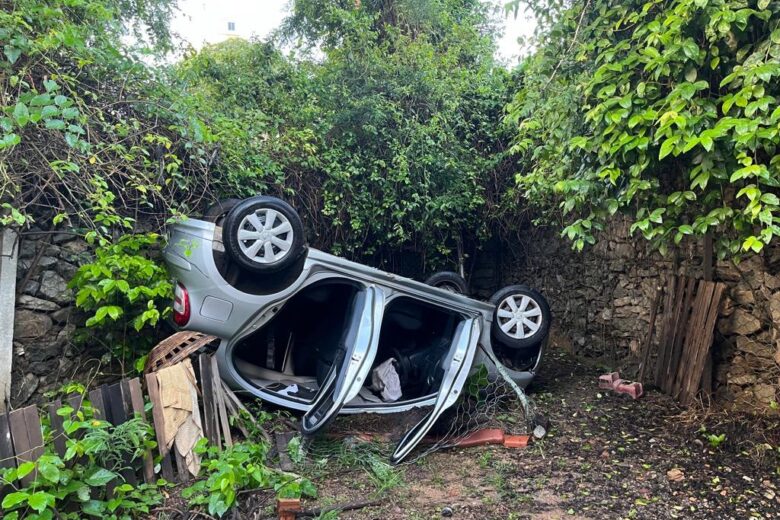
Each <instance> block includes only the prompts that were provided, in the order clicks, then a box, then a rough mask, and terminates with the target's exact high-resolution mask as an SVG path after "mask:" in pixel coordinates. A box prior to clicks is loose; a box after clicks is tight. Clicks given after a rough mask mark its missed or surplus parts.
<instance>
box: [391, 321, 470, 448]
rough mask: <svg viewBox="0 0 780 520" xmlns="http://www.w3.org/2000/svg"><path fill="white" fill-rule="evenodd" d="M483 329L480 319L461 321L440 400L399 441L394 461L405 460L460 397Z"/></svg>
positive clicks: (453, 341) (447, 360) (446, 366)
mask: <svg viewBox="0 0 780 520" xmlns="http://www.w3.org/2000/svg"><path fill="white" fill-rule="evenodd" d="M481 332H482V327H481V321H480V320H479V319H478V318H467V319H465V320H463V321H461V322H460V323H459V324H458V328H457V329H456V331H455V336H454V337H453V340H452V345H451V346H450V351H449V353H448V354H447V358H446V359H445V361H444V363H443V365H442V367H443V369H444V375H443V376H442V381H441V386H440V387H439V392H438V393H437V394H436V402H435V403H434V405H433V408H432V409H431V411H430V412H428V414H427V415H426V416H425V417H423V419H422V420H421V421H420V422H418V423H417V424H416V425H414V427H413V428H412V429H411V430H409V431H408V432H406V435H404V437H403V439H401V442H399V443H398V446H396V448H395V452H393V456H392V457H391V459H390V460H391V462H392V463H393V464H397V463H399V462H401V461H402V460H403V459H404V457H406V456H407V455H409V453H411V451H412V450H413V449H414V447H415V446H417V444H418V443H419V442H420V441H421V440H422V439H423V437H425V435H426V434H427V433H428V431H429V430H430V429H431V427H432V426H433V424H434V423H435V422H436V420H437V419H438V418H439V417H440V416H441V414H442V413H443V412H444V411H445V410H446V409H447V408H449V407H450V406H452V405H453V404H455V402H456V401H457V400H458V397H459V396H460V392H461V390H462V389H463V385H464V384H465V383H466V378H468V375H469V371H470V370H471V364H472V362H473V361H474V354H475V353H476V351H477V343H478V342H479V336H480V333H481Z"/></svg>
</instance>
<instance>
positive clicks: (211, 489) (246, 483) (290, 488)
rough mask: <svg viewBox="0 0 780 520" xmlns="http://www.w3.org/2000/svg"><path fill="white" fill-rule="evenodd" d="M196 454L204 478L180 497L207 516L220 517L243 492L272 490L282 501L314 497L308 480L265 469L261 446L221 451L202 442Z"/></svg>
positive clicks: (265, 449)
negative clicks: (204, 512)
mask: <svg viewBox="0 0 780 520" xmlns="http://www.w3.org/2000/svg"><path fill="white" fill-rule="evenodd" d="M196 450H197V451H198V452H199V453H201V454H202V455H203V456H204V460H203V465H202V467H201V473H202V475H201V476H204V477H206V478H205V480H199V481H198V482H196V483H195V484H193V485H192V486H189V487H188V488H186V489H185V490H184V491H183V492H182V496H183V497H184V498H187V499H189V501H190V505H192V506H206V509H207V511H208V513H209V514H210V515H215V516H219V517H221V516H223V515H224V514H225V513H226V512H227V511H228V510H229V509H230V508H231V507H232V506H233V505H234V504H235V503H236V497H237V494H238V492H239V491H241V490H244V489H273V490H274V491H275V492H276V493H277V495H278V496H280V497H282V498H293V497H300V496H302V495H306V496H309V497H316V496H317V490H316V489H315V487H314V485H313V484H312V483H311V481H309V480H308V479H305V478H301V477H299V476H297V475H293V474H290V473H284V472H281V471H277V470H275V469H273V468H269V467H268V466H266V464H265V461H266V457H267V455H268V446H267V445H266V444H264V443H261V442H259V443H256V442H251V441H246V442H241V443H238V444H234V445H233V446H231V447H228V448H225V449H224V450H221V451H220V450H219V449H218V448H217V447H214V446H207V441H206V439H201V441H200V442H199V443H198V445H197V446H196Z"/></svg>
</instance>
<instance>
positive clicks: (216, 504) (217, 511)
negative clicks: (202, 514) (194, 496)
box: [209, 493, 230, 516]
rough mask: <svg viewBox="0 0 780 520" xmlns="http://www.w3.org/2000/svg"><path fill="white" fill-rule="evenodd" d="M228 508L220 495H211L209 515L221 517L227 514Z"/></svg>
mask: <svg viewBox="0 0 780 520" xmlns="http://www.w3.org/2000/svg"><path fill="white" fill-rule="evenodd" d="M229 507H230V506H229V505H228V504H227V503H225V501H224V500H223V499H222V495H221V494H220V493H212V494H211V498H210V499H209V514H210V515H216V516H222V515H224V514H225V512H227V510H228V508H229Z"/></svg>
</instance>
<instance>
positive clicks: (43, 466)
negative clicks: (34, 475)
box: [38, 461, 60, 484]
mask: <svg viewBox="0 0 780 520" xmlns="http://www.w3.org/2000/svg"><path fill="white" fill-rule="evenodd" d="M38 472H39V473H40V474H41V475H42V476H43V478H45V479H46V480H48V481H49V482H53V483H55V484H56V483H57V482H59V480H60V470H59V468H58V467H57V466H55V465H54V464H52V463H51V462H46V461H44V462H39V463H38Z"/></svg>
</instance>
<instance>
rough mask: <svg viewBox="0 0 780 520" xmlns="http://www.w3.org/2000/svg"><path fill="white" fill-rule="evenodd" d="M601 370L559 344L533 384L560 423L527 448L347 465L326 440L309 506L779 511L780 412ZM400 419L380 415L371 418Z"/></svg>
mask: <svg viewBox="0 0 780 520" xmlns="http://www.w3.org/2000/svg"><path fill="white" fill-rule="evenodd" d="M600 373H601V371H600V370H599V369H598V368H597V367H588V366H583V365H581V364H578V363H575V362H574V361H573V360H572V359H571V358H570V357H568V356H567V355H565V354H563V353H559V352H556V351H553V352H552V353H551V354H550V355H549V356H548V358H547V362H546V364H545V367H544V370H543V372H542V374H541V375H540V377H539V378H538V380H537V381H535V382H534V384H533V385H532V387H531V388H530V389H529V392H530V394H531V396H532V398H533V399H534V401H535V403H536V406H537V409H538V411H539V412H540V413H542V414H544V415H545V416H546V417H548V418H549V420H550V433H549V434H548V435H547V437H546V438H544V439H543V440H542V441H539V442H536V443H533V444H531V445H529V447H527V448H525V449H507V448H503V447H497V446H483V447H477V448H466V449H450V450H444V451H439V452H435V453H433V454H431V455H428V456H427V457H425V458H423V459H422V460H419V461H417V462H414V463H412V464H405V465H402V466H401V467H400V468H397V469H390V468H389V467H384V466H382V464H381V463H376V462H371V461H369V462H368V463H365V460H363V462H362V463H361V461H360V460H359V459H360V457H359V456H355V457H353V460H352V461H351V463H347V464H342V465H340V466H338V467H337V466H335V465H334V463H333V462H332V461H331V458H333V457H330V458H329V457H327V456H323V457H322V458H321V460H320V459H318V457H319V455H318V454H317V453H316V450H315V453H313V454H312V455H311V457H310V463H309V468H308V469H307V470H305V472H306V473H308V476H310V477H312V478H313V480H314V481H315V484H316V485H317V486H318V488H319V498H318V499H317V500H313V501H312V500H310V501H308V502H306V503H305V508H306V509H310V510H311V509H315V508H322V507H328V506H334V505H343V504H347V503H355V502H366V501H376V504H375V505H373V506H370V507H362V508H359V509H355V510H351V511H345V512H342V513H341V514H340V515H338V516H336V514H335V513H334V514H331V515H329V516H324V515H323V516H321V518H343V519H429V518H443V517H452V518H460V519H472V518H473V519H477V518H479V519H499V518H500V519H531V518H533V519H542V520H547V519H550V520H552V519H559V518H571V519H584V518H589V519H590V518H593V519H603V518H638V519H642V518H648V519H654V520H660V519H666V518H702V519H715V518H717V519H730V518H734V519H742V518H780V488H779V487H778V486H780V475H779V473H780V457H779V456H778V451H777V450H778V449H780V426H778V424H779V423H778V420H777V419H756V418H749V417H743V416H739V415H737V414H734V413H726V412H714V411H710V412H708V413H706V414H705V413H704V412H703V411H701V410H699V411H698V412H696V411H691V410H687V411H686V410H682V409H680V408H679V407H678V406H677V405H676V404H675V403H674V401H672V400H671V399H670V398H668V397H666V396H664V395H662V394H660V393H658V392H655V391H652V390H650V391H648V392H647V393H646V395H645V396H644V397H642V398H641V399H639V400H638V401H632V400H631V398H629V397H628V396H625V395H615V394H613V393H611V392H605V391H602V390H599V389H598V385H597V379H598V375H599V374H600ZM361 421H365V419H360V418H357V417H356V418H339V420H338V422H337V423H336V424H335V426H334V427H335V429H336V430H341V431H355V430H364V429H365V425H364V424H363V423H361ZM398 423H399V419H398V418H397V417H393V416H387V417H381V418H373V419H372V423H371V429H376V430H377V431H382V430H383V429H385V430H388V429H389V430H392V429H394V428H395V426H397V425H398ZM396 429H397V428H396ZM721 435H725V439H723V440H721V441H720V442H718V439H719V438H720V437H719V436H721ZM716 445H717V446H716ZM386 448H389V449H392V448H391V446H389V445H388V446H386ZM350 449H351V448H349V446H347V448H344V447H343V446H342V448H341V450H342V451H341V456H342V458H343V456H344V454H345V453H346V454H347V455H349V452H350ZM311 459H314V461H313V462H311ZM372 460H385V459H384V458H379V457H376V458H375V459H372ZM342 462H343V461H342Z"/></svg>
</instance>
